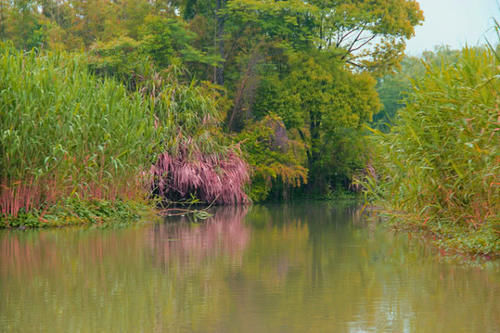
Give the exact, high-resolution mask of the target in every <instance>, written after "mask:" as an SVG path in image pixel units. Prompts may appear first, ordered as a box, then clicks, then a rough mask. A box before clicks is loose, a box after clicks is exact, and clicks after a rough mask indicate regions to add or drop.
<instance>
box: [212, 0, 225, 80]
mask: <svg viewBox="0 0 500 333" xmlns="http://www.w3.org/2000/svg"><path fill="white" fill-rule="evenodd" d="M226 1H227V0H217V3H216V14H215V15H216V33H215V43H216V48H217V51H218V52H219V56H220V58H221V59H222V61H221V63H220V64H219V65H218V66H217V67H216V68H215V83H217V84H218V85H221V86H223V85H224V60H225V58H224V21H225V17H224V15H223V14H221V13H220V11H221V10H222V9H223V8H224V7H225V6H226Z"/></svg>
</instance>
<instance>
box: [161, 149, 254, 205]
mask: <svg viewBox="0 0 500 333" xmlns="http://www.w3.org/2000/svg"><path fill="white" fill-rule="evenodd" d="M151 173H152V175H153V178H154V181H155V184H154V187H155V190H157V191H158V192H159V194H160V195H162V196H164V197H167V198H169V197H170V196H172V195H173V196H174V197H176V196H180V197H181V198H184V197H186V196H187V197H189V194H190V193H195V194H196V195H197V197H199V198H200V199H201V200H204V201H206V202H214V201H215V202H216V203H219V204H235V203H245V202H247V201H248V197H247V195H246V194H245V192H244V190H243V186H244V185H245V184H246V183H247V182H248V181H249V175H248V166H247V164H246V163H245V161H243V160H242V159H241V158H240V157H239V156H238V155H236V154H235V153H234V152H230V153H229V154H228V155H227V156H225V157H223V158H219V157H218V156H217V155H216V154H202V153H200V152H195V153H191V154H188V152H182V153H179V154H178V155H177V156H175V157H174V156H171V155H169V154H168V153H163V154H161V155H160V157H159V158H158V161H157V162H156V164H155V165H154V166H153V167H152V168H151Z"/></svg>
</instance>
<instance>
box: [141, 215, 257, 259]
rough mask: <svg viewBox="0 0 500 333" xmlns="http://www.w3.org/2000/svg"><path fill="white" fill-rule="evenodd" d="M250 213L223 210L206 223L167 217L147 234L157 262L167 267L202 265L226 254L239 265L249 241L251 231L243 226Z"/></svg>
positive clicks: (188, 218)
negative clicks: (164, 221)
mask: <svg viewBox="0 0 500 333" xmlns="http://www.w3.org/2000/svg"><path fill="white" fill-rule="evenodd" d="M247 212H248V207H221V208H219V209H217V210H216V211H215V212H214V215H213V216H212V217H210V218H209V219H207V220H206V221H195V222H193V221H192V218H190V217H189V216H185V217H177V218H167V223H164V224H157V225H155V226H154V227H153V228H151V229H150V231H149V232H148V240H149V243H150V244H151V246H152V250H153V257H154V260H155V262H156V263H158V264H162V265H163V266H165V267H168V266H169V265H172V264H177V265H181V266H186V265H200V264H201V263H202V262H203V261H210V259H211V258H214V257H217V256H221V255H223V256H229V257H231V258H232V259H233V260H232V264H233V265H234V264H239V265H240V264H241V258H242V255H243V250H244V249H245V247H246V246H247V244H248V241H249V239H250V229H249V227H248V226H246V225H245V224H244V223H243V219H244V217H245V216H246V214H247Z"/></svg>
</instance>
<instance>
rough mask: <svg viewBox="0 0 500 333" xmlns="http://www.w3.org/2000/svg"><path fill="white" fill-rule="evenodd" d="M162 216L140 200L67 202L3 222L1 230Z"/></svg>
mask: <svg viewBox="0 0 500 333" xmlns="http://www.w3.org/2000/svg"><path fill="white" fill-rule="evenodd" d="M156 216H158V215H157V214H156V210H155V209H154V207H153V205H151V204H150V203H148V202H147V201H137V200H135V201H134V200H128V201H123V200H115V201H109V200H79V199H66V200H62V201H61V202H59V203H58V204H56V205H53V206H51V207H47V208H41V209H34V210H30V211H28V212H25V211H20V212H19V213H18V215H17V216H15V217H14V216H6V217H2V218H0V228H4V229H14V228H17V229H27V228H51V227H65V226H77V225H106V224H111V223H133V222H137V221H139V220H142V219H145V218H152V217H156Z"/></svg>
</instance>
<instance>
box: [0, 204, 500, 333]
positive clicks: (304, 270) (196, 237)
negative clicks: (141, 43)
mask: <svg viewBox="0 0 500 333" xmlns="http://www.w3.org/2000/svg"><path fill="white" fill-rule="evenodd" d="M246 213H247V209H246V208H238V209H235V208H224V207H222V209H217V210H216V211H215V215H214V216H213V217H212V218H211V219H208V220H206V221H202V222H199V223H191V222H190V221H189V220H188V219H187V217H185V218H179V219H178V220H169V221H168V222H166V223H163V224H154V225H147V226H145V227H136V228H126V229H121V230H93V231H91V230H81V229H77V230H69V229H65V230H51V231H40V232H33V233H32V232H26V233H0V295H2V302H0V331H9V329H5V327H6V326H5V325H6V324H5V323H9V322H10V323H13V325H14V326H13V327H16V328H18V329H17V330H18V331H26V332H30V331H39V330H40V329H39V327H46V328H49V327H50V330H51V331H53V332H58V331H61V332H66V331H82V332H96V331H105V332H112V331H123V332H140V331H142V332H154V331H157V332H170V331H173V332H177V331H194V332H207V331H209V332H210V331H216V332H267V331H286V332H294V331H295V332H306V331H312V332H325V331H326V332H331V331H334V332H349V331H352V332H359V331H389V332H405V331H411V332H446V331H449V332H459V331H464V330H466V331H471V332H492V331H495V329H496V328H497V327H498V325H499V324H500V322H499V320H500V319H498V318H500V316H498V315H497V314H498V313H500V303H499V302H498V295H500V285H499V283H498V282H499V281H500V276H499V274H498V271H497V272H495V271H494V270H493V271H491V270H490V271H488V270H471V269H463V268H460V267H455V266H453V265H443V264H441V263H440V262H439V261H438V260H436V259H435V257H433V256H431V255H429V253H428V252H427V251H429V249H428V248H426V247H422V246H420V244H419V243H418V242H415V241H413V240H412V241H409V240H408V238H407V237H399V236H398V235H395V234H393V233H390V232H386V231H385V230H383V229H381V228H378V227H377V226H375V225H371V224H370V225H369V228H367V225H366V223H364V222H363V219H362V218H361V217H360V216H359V214H358V211H357V210H356V209H353V208H349V207H338V206H335V205H324V204H307V205H301V204H294V205H276V206H265V207H263V206H257V205H256V206H252V207H250V208H249V209H248V214H247V215H246V216H245V214H246ZM478 304H480V306H478ZM14 331H15V330H14Z"/></svg>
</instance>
